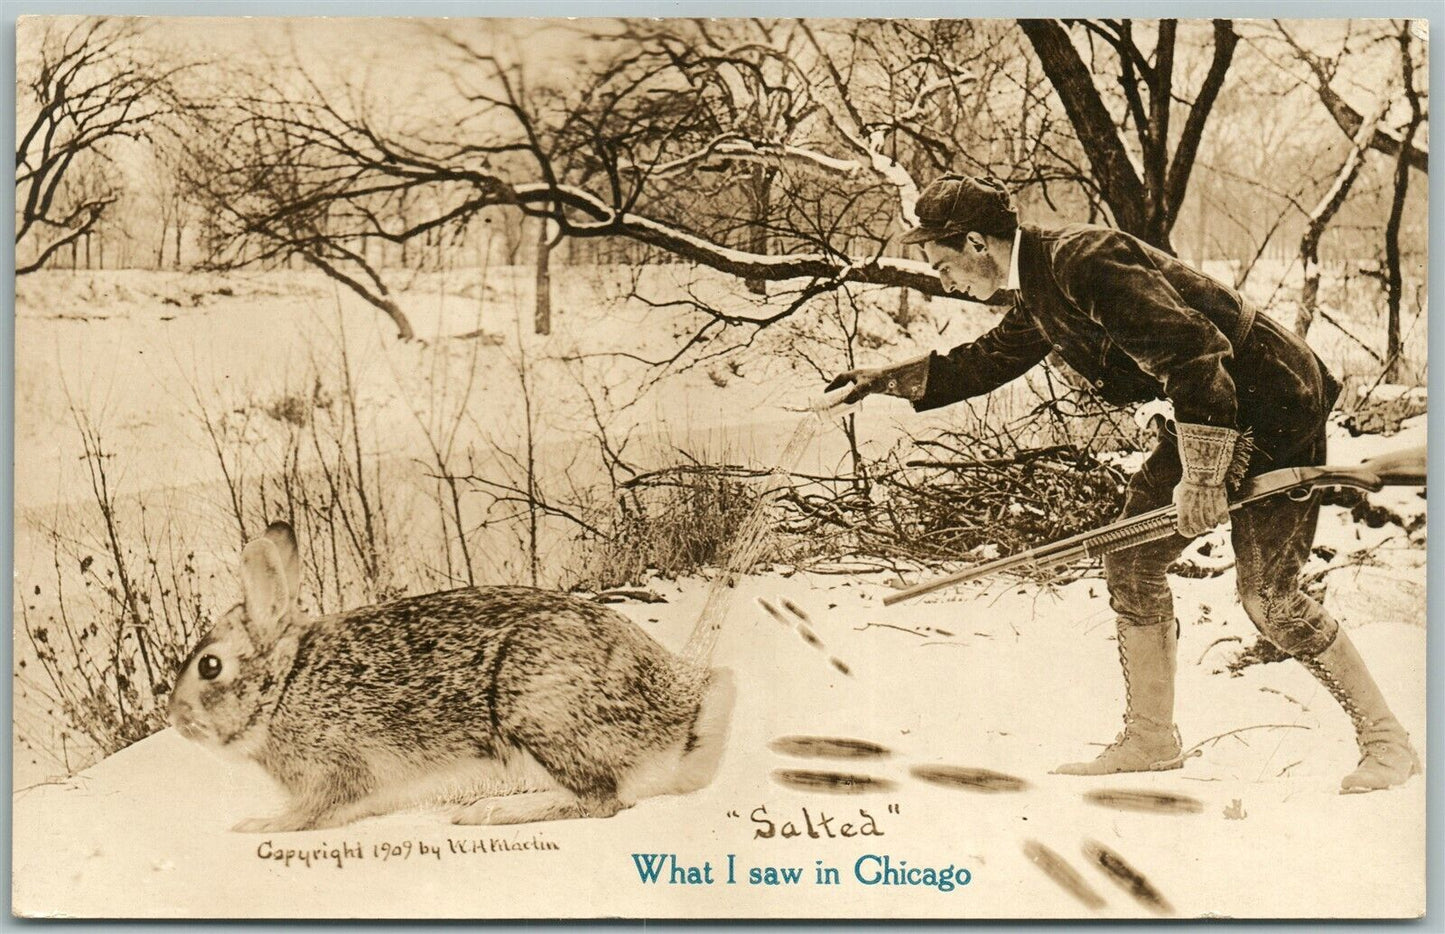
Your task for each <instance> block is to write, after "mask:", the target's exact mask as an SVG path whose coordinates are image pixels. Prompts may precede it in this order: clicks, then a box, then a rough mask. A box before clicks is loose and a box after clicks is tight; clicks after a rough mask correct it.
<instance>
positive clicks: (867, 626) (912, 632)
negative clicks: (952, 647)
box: [853, 623, 928, 639]
mask: <svg viewBox="0 0 1445 934" xmlns="http://www.w3.org/2000/svg"><path fill="white" fill-rule="evenodd" d="M874 626H877V627H878V628H879V629H896V630H898V631H899V632H906V633H908V634H909V635H910V636H917V637H918V638H920V639H927V638H928V636H926V635H924V634H923V633H921V632H919V631H918V630H917V629H909V628H908V627H907V626H895V625H893V624H892V623H864V624H863V625H861V626H854V627H853V631H854V632H862V631H863V630H865V629H871V628H873V627H874Z"/></svg>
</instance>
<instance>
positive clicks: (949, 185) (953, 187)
mask: <svg viewBox="0 0 1445 934" xmlns="http://www.w3.org/2000/svg"><path fill="white" fill-rule="evenodd" d="M914 213H916V214H917V215H918V227H916V228H914V229H913V230H910V231H908V232H907V233H905V234H904V235H903V236H902V237H900V238H899V240H900V242H902V243H928V242H929V241H931V240H943V239H945V238H948V237H953V236H957V235H958V234H963V233H968V232H969V231H970V230H976V231H978V232H979V233H982V234H988V235H990V236H994V237H1005V236H1009V235H1011V234H1012V233H1013V232H1014V228H1016V227H1017V226H1018V219H1019V215H1018V208H1016V207H1015V206H1014V200H1013V196H1012V195H1010V194H1009V192H1008V189H1007V188H1005V187H1004V185H1003V182H1001V181H999V180H998V179H996V178H993V177H991V176H985V177H981V178H973V177H971V176H968V175H945V176H943V177H942V178H938V179H934V180H933V181H931V182H929V183H928V186H927V187H926V188H924V189H923V191H922V192H921V193H919V195H918V203H917V205H915V206H914Z"/></svg>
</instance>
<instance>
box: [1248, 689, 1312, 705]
mask: <svg viewBox="0 0 1445 934" xmlns="http://www.w3.org/2000/svg"><path fill="white" fill-rule="evenodd" d="M1260 690H1261V691H1264V692H1265V693H1268V694H1278V695H1279V696H1280V697H1283V698H1284V699H1285V700H1287V701H1289V702H1290V703H1291V704H1296V705H1298V706H1299V709H1300V710H1305V711H1307V710H1309V708H1308V707H1306V706H1305V705H1304V704H1301V703H1300V702H1299V701H1297V700H1295V699H1294V698H1293V697H1290V696H1289V695H1288V694H1286V693H1285V692H1283V691H1279V690H1276V689H1275V688H1272V687H1268V686H1261V687H1260Z"/></svg>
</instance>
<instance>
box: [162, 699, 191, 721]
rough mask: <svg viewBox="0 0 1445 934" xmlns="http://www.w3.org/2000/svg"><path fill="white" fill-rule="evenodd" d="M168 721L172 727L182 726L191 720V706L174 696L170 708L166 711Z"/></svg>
mask: <svg viewBox="0 0 1445 934" xmlns="http://www.w3.org/2000/svg"><path fill="white" fill-rule="evenodd" d="M166 719H167V720H169V721H170V722H171V726H175V727H178V726H180V725H181V724H182V723H185V722H187V721H188V720H190V719H191V705H190V704H189V703H187V702H186V701H183V700H181V699H180V698H178V697H176V696H175V695H172V696H171V703H170V707H169V709H167V711H166Z"/></svg>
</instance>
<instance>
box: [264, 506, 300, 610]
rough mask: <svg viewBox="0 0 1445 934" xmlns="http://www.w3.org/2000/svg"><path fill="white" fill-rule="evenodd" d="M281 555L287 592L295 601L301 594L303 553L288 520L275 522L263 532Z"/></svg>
mask: <svg viewBox="0 0 1445 934" xmlns="http://www.w3.org/2000/svg"><path fill="white" fill-rule="evenodd" d="M263 537H264V538H266V539H267V540H268V541H270V542H271V544H273V545H275V546H276V551H277V553H278V554H279V555H280V557H281V570H282V572H283V573H284V575H285V578H286V594H287V596H288V597H289V598H290V599H291V601H292V602H293V603H294V602H295V601H296V600H297V598H299V597H300V596H301V553H300V552H299V551H298V550H297V548H296V533H295V532H293V531H291V526H290V524H289V523H286V522H273V523H271V524H270V525H268V526H266V531H265V533H263Z"/></svg>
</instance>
